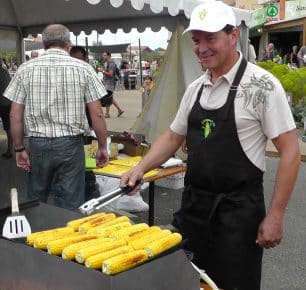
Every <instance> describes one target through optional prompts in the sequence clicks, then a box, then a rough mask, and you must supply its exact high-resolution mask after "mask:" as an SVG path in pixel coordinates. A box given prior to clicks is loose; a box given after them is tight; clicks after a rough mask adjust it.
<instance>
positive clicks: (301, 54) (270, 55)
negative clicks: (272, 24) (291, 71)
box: [260, 42, 306, 68]
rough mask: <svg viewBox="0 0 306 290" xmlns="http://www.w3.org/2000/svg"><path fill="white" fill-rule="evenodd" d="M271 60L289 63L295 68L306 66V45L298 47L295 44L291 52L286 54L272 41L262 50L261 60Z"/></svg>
mask: <svg viewBox="0 0 306 290" xmlns="http://www.w3.org/2000/svg"><path fill="white" fill-rule="evenodd" d="M267 60H271V61H273V62H275V63H279V64H289V65H290V66H291V67H293V68H301V67H305V66H306V46H305V45H304V46H302V47H300V48H299V47H298V46H297V45H293V46H292V49H291V51H290V52H287V53H286V54H284V55H281V53H280V52H279V51H278V50H277V49H276V48H275V46H274V43H273V42H270V43H269V44H268V45H267V47H266V48H265V49H264V51H263V52H262V55H261V58H260V61H267Z"/></svg>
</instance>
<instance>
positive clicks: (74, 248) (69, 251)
mask: <svg viewBox="0 0 306 290" xmlns="http://www.w3.org/2000/svg"><path fill="white" fill-rule="evenodd" d="M111 241H112V239H110V238H101V239H100V238H98V239H92V240H89V241H88V240H87V241H82V242H79V243H75V244H72V245H69V246H67V247H65V248H64V249H63V251H62V258H63V259H65V260H74V259H75V255H76V253H77V252H78V251H79V250H81V249H84V248H87V247H91V246H95V245H99V244H102V243H106V242H111Z"/></svg>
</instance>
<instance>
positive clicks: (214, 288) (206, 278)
mask: <svg viewBox="0 0 306 290" xmlns="http://www.w3.org/2000/svg"><path fill="white" fill-rule="evenodd" d="M190 263H191V265H192V266H193V268H194V269H195V270H196V271H197V272H198V273H199V274H200V277H201V278H202V279H203V280H204V281H205V282H206V283H207V285H209V286H210V287H211V289H212V290H219V288H218V287H217V285H216V284H215V282H214V281H213V280H211V278H210V277H209V276H208V275H207V274H206V273H205V271H204V270H201V269H200V268H199V267H197V266H196V265H195V264H194V263H192V262H190Z"/></svg>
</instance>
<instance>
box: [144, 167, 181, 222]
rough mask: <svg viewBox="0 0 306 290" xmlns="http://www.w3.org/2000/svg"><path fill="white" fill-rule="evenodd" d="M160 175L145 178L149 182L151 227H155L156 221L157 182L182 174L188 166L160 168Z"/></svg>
mask: <svg viewBox="0 0 306 290" xmlns="http://www.w3.org/2000/svg"><path fill="white" fill-rule="evenodd" d="M157 170H158V173H157V174H156V175H153V176H150V177H148V178H145V180H144V181H145V182H149V218H148V219H149V221H148V224H149V226H152V225H154V219H155V201H154V194H155V181H157V180H160V179H163V178H166V177H168V176H172V175H175V174H177V173H182V172H185V171H186V166H173V167H169V168H158V169H157Z"/></svg>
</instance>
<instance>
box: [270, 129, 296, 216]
mask: <svg viewBox="0 0 306 290" xmlns="http://www.w3.org/2000/svg"><path fill="white" fill-rule="evenodd" d="M288 134H291V135H292V134H294V133H293V132H290V133H288ZM276 145H277V146H278V145H279V144H276ZM280 149H281V150H280V160H279V164H278V168H277V171H276V176H275V186H274V193H273V196H272V200H271V203H270V208H269V212H270V213H273V214H275V215H279V216H282V215H284V213H285V210H286V206H287V204H288V202H289V199H290V196H291V194H292V191H293V189H294V185H295V182H296V179H297V174H298V170H299V165H300V159H301V157H300V150H299V145H298V142H297V141H296V140H295V138H294V136H291V140H290V141H289V142H282V145H281V147H280Z"/></svg>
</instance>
